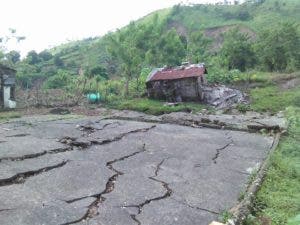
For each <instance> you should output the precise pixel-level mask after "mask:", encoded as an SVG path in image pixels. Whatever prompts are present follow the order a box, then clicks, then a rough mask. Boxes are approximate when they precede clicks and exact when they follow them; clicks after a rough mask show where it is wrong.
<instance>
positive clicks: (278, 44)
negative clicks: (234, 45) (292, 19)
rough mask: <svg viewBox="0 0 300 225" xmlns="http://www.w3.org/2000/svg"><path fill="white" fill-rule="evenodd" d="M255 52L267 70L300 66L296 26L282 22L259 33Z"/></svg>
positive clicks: (299, 36)
mask: <svg viewBox="0 0 300 225" xmlns="http://www.w3.org/2000/svg"><path fill="white" fill-rule="evenodd" d="M256 52H257V55H258V57H259V59H260V63H261V65H262V66H263V67H265V68H266V69H267V70H269V71H284V70H291V71H294V70H297V69H299V68H300V35H299V31H298V29H297V26H296V25H294V24H292V23H284V24H281V25H279V26H276V27H274V28H270V29H265V30H263V31H262V32H261V33H260V34H259V41H258V43H257V45H256Z"/></svg>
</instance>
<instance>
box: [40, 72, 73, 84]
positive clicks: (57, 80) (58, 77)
mask: <svg viewBox="0 0 300 225" xmlns="http://www.w3.org/2000/svg"><path fill="white" fill-rule="evenodd" d="M71 78H72V76H71V75H70V74H69V73H68V72H67V71H63V70H58V72H57V74H55V75H54V76H52V77H50V78H49V79H48V80H47V81H46V84H45V87H46V88H63V87H65V86H67V85H68V83H69V82H70V80H71Z"/></svg>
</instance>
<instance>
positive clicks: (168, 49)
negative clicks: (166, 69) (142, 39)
mask: <svg viewBox="0 0 300 225" xmlns="http://www.w3.org/2000/svg"><path fill="white" fill-rule="evenodd" d="M157 47H158V52H159V59H160V64H161V65H168V66H175V65H180V64H181V62H182V61H183V60H184V59H185V56H186V49H185V45H184V43H183V41H182V40H181V38H180V36H179V35H178V34H177V32H176V30H175V29H174V28H173V29H171V30H169V31H167V32H166V33H165V34H163V35H162V36H161V38H160V40H159V41H158V44H157Z"/></svg>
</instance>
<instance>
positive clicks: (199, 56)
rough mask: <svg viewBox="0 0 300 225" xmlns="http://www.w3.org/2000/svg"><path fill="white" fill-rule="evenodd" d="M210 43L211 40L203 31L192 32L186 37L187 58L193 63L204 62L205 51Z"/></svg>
mask: <svg viewBox="0 0 300 225" xmlns="http://www.w3.org/2000/svg"><path fill="white" fill-rule="evenodd" d="M210 44H211V40H210V39H208V38H206V37H205V36H204V34H203V32H200V31H194V32H192V33H191V34H190V35H189V39H188V46H187V48H188V49H187V52H188V53H187V54H188V60H189V61H190V62H193V63H199V62H204V61H205V59H206V58H207V56H208V55H207V54H208V53H207V52H208V48H209V46H210Z"/></svg>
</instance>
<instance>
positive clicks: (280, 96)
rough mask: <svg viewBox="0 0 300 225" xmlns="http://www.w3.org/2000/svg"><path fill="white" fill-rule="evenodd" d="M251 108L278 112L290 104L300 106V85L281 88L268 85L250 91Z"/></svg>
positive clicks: (259, 110)
mask: <svg viewBox="0 0 300 225" xmlns="http://www.w3.org/2000/svg"><path fill="white" fill-rule="evenodd" d="M250 100H251V109H252V110H254V111H258V112H266V111H269V112H273V113H275V112H278V111H282V110H285V108H286V107H288V106H292V105H294V106H298V107H300V87H297V88H293V89H289V90H281V89H280V88H279V87H277V86H275V85H273V86H267V87H263V88H255V89H252V90H251V91H250Z"/></svg>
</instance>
